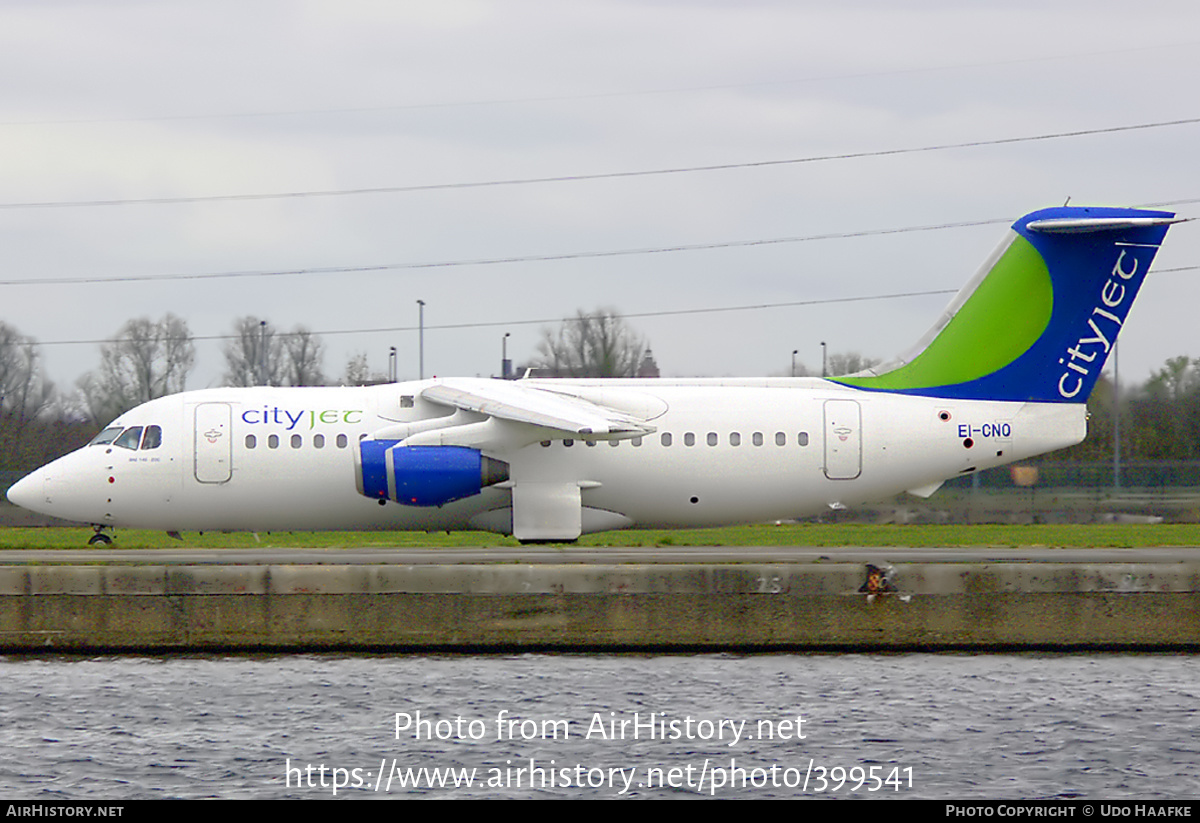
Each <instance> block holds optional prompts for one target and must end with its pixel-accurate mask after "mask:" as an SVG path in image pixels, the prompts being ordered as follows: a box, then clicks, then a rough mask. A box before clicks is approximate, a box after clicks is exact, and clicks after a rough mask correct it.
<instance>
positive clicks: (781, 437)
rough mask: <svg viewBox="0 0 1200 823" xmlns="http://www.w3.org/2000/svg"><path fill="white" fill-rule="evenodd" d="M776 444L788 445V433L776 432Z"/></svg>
mask: <svg viewBox="0 0 1200 823" xmlns="http://www.w3.org/2000/svg"><path fill="white" fill-rule="evenodd" d="M775 445H776V446H786V445H787V435H786V434H784V433H783V432H775Z"/></svg>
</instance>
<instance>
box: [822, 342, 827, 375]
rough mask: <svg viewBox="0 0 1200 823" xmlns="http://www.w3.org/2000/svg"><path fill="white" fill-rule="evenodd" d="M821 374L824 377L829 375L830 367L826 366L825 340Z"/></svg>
mask: <svg viewBox="0 0 1200 823" xmlns="http://www.w3.org/2000/svg"><path fill="white" fill-rule="evenodd" d="M821 376H822V377H828V376H829V367H828V366H826V361H825V341H824V340H822V341H821Z"/></svg>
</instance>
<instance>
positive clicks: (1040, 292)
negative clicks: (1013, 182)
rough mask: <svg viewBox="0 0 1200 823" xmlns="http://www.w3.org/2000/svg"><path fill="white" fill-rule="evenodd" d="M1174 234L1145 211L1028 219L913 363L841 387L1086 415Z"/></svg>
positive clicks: (1057, 212)
mask: <svg viewBox="0 0 1200 823" xmlns="http://www.w3.org/2000/svg"><path fill="white" fill-rule="evenodd" d="M1174 222H1177V220H1176V218H1175V215H1174V214H1172V213H1170V212H1161V211H1145V210H1140V209H1118V208H1085V207H1066V206H1064V207H1061V208H1053V209H1043V210H1041V211H1036V212H1033V213H1032V214H1027V215H1025V216H1024V217H1022V218H1021V219H1020V220H1018V221H1017V222H1016V223H1014V224H1013V227H1012V231H1011V232H1010V233H1009V235H1008V237H1007V238H1006V239H1005V241H1004V242H1003V243H1002V244H1001V245H1000V248H998V249H997V250H996V252H995V253H993V254H992V256H991V257H990V258H989V259H988V260H987V262H986V263H984V265H983V268H981V269H980V270H979V272H978V273H977V274H976V275H975V277H974V278H972V279H971V282H969V283H968V284H967V285H966V286H965V287H964V288H963V290H962V291H961V292H959V293H958V295H957V296H955V298H954V299H953V300H952V301H951V302H950V305H949V306H948V307H947V308H946V311H945V312H944V313H943V314H942V316H941V318H940V319H939V320H938V322H937V323H936V324H935V325H934V327H933V328H932V329H930V330H929V332H927V333H926V334H925V336H924V337H922V338H921V340H920V341H918V343H917V345H916V346H914V347H913V348H912V349H911V350H910V351H909V352H907V353H905V354H904V355H902V356H901V357H899V358H898V359H896V360H894V361H892V362H891V363H888V364H886V365H883V366H877V367H875V368H873V369H869V370H867V371H864V372H860V373H858V374H855V375H850V376H847V377H839V378H834V379H835V380H836V382H839V383H844V384H845V385H848V386H854V387H856V388H861V389H867V390H873V391H890V392H900V393H904V394H918V395H929V396H933V397H948V398H962V399H969V400H1014V401H1036V402H1057V403H1082V402H1084V401H1086V400H1087V398H1088V395H1089V394H1091V391H1092V386H1094V385H1095V383H1096V379H1097V378H1098V377H1099V376H1100V372H1101V370H1102V369H1103V368H1104V363H1105V361H1106V360H1107V359H1108V354H1109V352H1111V351H1112V347H1113V344H1114V343H1115V342H1116V340H1117V334H1118V332H1120V330H1121V327H1122V326H1123V325H1124V324H1125V318H1126V317H1127V316H1128V314H1129V308H1130V306H1132V305H1133V300H1134V298H1135V297H1136V296H1137V293H1138V289H1139V288H1140V287H1141V285H1142V281H1143V280H1144V279H1145V276H1146V271H1147V270H1148V269H1149V268H1150V263H1151V262H1152V261H1153V260H1154V255H1155V253H1156V252H1157V251H1158V247H1159V246H1160V245H1161V244H1162V241H1163V237H1164V236H1165V235H1166V233H1167V227H1168V226H1169V225H1170V224H1171V223H1174Z"/></svg>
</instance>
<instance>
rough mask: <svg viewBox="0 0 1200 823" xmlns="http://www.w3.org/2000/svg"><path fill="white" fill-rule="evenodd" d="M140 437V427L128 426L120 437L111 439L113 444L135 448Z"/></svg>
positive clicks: (125, 447)
mask: <svg viewBox="0 0 1200 823" xmlns="http://www.w3.org/2000/svg"><path fill="white" fill-rule="evenodd" d="M141 439H142V427H141V426H130V427H129V428H127V429H126V430H125V432H124V434H122V435H121V436H120V437H118V438H117V439H116V440H114V441H113V445H114V446H120V447H121V448H123V449H131V450H136V449H137V447H138V442H139V441H140V440H141Z"/></svg>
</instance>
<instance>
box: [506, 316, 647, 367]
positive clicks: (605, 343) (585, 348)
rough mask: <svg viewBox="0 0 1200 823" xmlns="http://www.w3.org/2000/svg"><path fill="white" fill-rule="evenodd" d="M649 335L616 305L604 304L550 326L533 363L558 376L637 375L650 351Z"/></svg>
mask: <svg viewBox="0 0 1200 823" xmlns="http://www.w3.org/2000/svg"><path fill="white" fill-rule="evenodd" d="M646 349H647V343H646V340H645V338H643V337H642V336H641V335H639V334H638V333H637V332H635V331H634V330H633V329H632V328H630V327H629V325H628V324H627V323H626V322H625V320H624V318H622V317H621V316H620V315H619V314H617V311H616V309H612V308H601V309H597V310H596V311H594V312H590V313H585V312H584V311H582V310H580V311H579V312H577V313H576V315H575V317H573V318H571V319H570V320H564V321H563V324H562V325H561V326H560V327H559V328H558V331H557V332H552V331H550V330H549V329H546V330H545V331H544V332H543V333H542V342H541V343H539V344H538V354H537V356H536V357H535V358H534V360H533V362H532V363H531V364H530V365H532V366H533V367H534V368H540V369H546V370H548V371H550V372H552V373H553V374H554V375H555V376H556V377H633V376H635V375H636V374H637V371H638V366H640V365H641V363H642V359H643V357H644V356H645V354H646Z"/></svg>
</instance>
